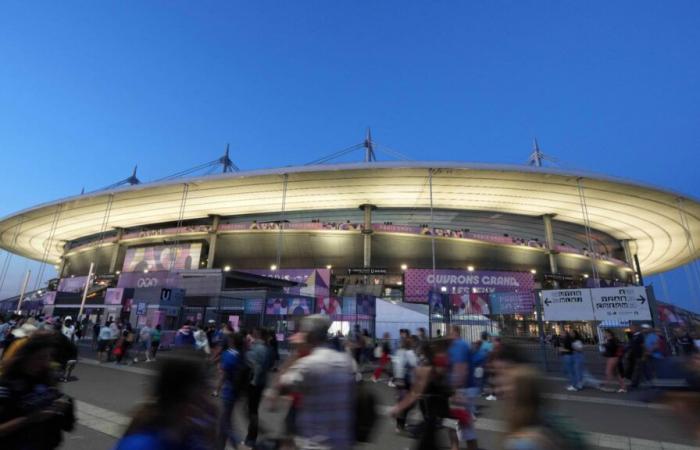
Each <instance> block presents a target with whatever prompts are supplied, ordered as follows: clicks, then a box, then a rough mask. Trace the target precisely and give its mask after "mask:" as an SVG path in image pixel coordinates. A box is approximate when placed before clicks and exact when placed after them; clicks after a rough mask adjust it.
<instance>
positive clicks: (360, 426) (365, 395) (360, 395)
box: [355, 381, 378, 442]
mask: <svg viewBox="0 0 700 450" xmlns="http://www.w3.org/2000/svg"><path fill="white" fill-rule="evenodd" d="M377 419H378V414H377V397H376V396H375V395H374V394H373V393H372V392H371V391H370V390H369V389H368V388H367V385H366V384H365V383H364V382H363V381H360V382H359V383H357V385H356V386H355V440H356V441H357V442H370V440H371V437H372V431H373V429H374V427H375V424H376V423H377Z"/></svg>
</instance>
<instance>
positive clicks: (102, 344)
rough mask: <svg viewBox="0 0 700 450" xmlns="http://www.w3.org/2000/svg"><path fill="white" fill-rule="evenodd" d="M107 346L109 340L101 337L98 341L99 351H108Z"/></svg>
mask: <svg viewBox="0 0 700 450" xmlns="http://www.w3.org/2000/svg"><path fill="white" fill-rule="evenodd" d="M107 347H109V341H108V340H106V339H100V340H99V341H97V353H104V352H106V351H107Z"/></svg>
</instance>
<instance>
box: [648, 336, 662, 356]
mask: <svg viewBox="0 0 700 450" xmlns="http://www.w3.org/2000/svg"><path fill="white" fill-rule="evenodd" d="M658 345H659V336H657V335H656V333H649V334H647V335H646V336H645V337H644V347H645V348H646V351H648V352H650V353H651V356H652V358H661V357H663V355H662V354H661V351H659V349H658Z"/></svg>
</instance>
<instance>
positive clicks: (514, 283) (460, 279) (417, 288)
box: [404, 269, 534, 303]
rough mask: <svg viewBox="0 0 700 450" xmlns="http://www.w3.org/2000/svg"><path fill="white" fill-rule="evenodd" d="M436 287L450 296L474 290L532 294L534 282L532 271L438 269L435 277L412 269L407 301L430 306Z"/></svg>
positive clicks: (407, 279) (406, 282)
mask: <svg viewBox="0 0 700 450" xmlns="http://www.w3.org/2000/svg"><path fill="white" fill-rule="evenodd" d="M433 286H434V287H435V288H436V289H439V290H440V291H442V292H445V293H447V294H467V293H471V292H474V290H476V291H477V292H526V293H529V292H531V291H532V289H533V288H534V280H533V278H532V274H531V273H529V272H499V271H485V270H480V271H475V272H468V271H464V270H436V271H435V275H434V276H433V271H432V269H408V270H406V272H405V273H404V287H405V300H406V301H407V302H413V303H427V302H428V292H430V290H431V289H432V288H433ZM443 288H444V289H443Z"/></svg>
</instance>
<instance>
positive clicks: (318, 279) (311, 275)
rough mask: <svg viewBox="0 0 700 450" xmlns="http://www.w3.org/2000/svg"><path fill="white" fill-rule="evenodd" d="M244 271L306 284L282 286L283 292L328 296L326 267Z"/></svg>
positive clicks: (328, 274)
mask: <svg viewBox="0 0 700 450" xmlns="http://www.w3.org/2000/svg"><path fill="white" fill-rule="evenodd" d="M245 272H248V273H252V274H254V275H261V276H263V277H269V278H277V279H280V280H287V281H294V282H297V283H302V284H305V285H306V286H298V287H293V288H284V292H285V293H286V294H290V295H305V296H308V297H328V292H329V290H330V289H329V288H330V284H331V271H330V270H328V269H284V270H274V271H273V270H245Z"/></svg>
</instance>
